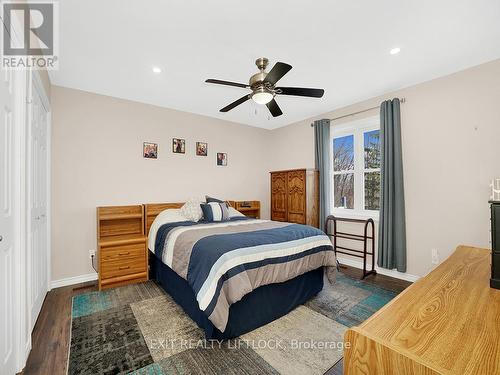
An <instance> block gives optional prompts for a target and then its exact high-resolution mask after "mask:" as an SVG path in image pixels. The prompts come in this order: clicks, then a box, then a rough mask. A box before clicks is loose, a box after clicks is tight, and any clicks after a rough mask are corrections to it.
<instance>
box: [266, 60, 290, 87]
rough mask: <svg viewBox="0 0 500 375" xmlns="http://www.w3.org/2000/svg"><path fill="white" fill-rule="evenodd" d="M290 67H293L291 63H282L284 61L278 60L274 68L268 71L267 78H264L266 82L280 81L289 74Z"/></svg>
mask: <svg viewBox="0 0 500 375" xmlns="http://www.w3.org/2000/svg"><path fill="white" fill-rule="evenodd" d="M290 69H292V66H291V65H288V64H285V63H282V62H279V61H278V62H277V63H276V64H274V66H273V68H272V69H271V71H270V72H269V73H267V76H266V78H265V79H264V82H267V83H270V84H271V85H274V84H275V83H276V82H278V81H279V80H280V79H281V78H283V76H284V75H285V74H287V73H288V72H289V71H290Z"/></svg>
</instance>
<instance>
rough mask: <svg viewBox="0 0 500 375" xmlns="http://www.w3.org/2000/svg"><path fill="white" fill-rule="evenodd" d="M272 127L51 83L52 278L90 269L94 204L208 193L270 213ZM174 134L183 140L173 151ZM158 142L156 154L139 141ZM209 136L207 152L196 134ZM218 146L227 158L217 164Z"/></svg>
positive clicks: (167, 199)
mask: <svg viewBox="0 0 500 375" xmlns="http://www.w3.org/2000/svg"><path fill="white" fill-rule="evenodd" d="M268 135H269V131H267V130H263V129H258V128H254V127H249V126H244V125H239V124H234V123H230V122H225V121H221V120H218V119H213V118H209V117H204V116H199V115H194V114H189V113H184V112H179V111H174V110H169V109H165V108H160V107H155V106H151V105H146V104H140V103H136V102H130V101H126V100H121V99H116V98H111V97H106V96H101V95H96V94H91V93H87V92H83V91H77V90H73V89H67V88H62V87H58V86H53V87H52V217H53V221H52V280H58V279H62V278H67V277H72V276H79V275H84V274H89V273H91V272H92V268H91V266H90V261H89V250H90V249H95V248H96V228H95V226H96V224H95V209H96V207H97V206H100V205H119V204H136V203H147V202H177V201H184V200H186V199H188V198H190V197H192V196H198V195H204V194H211V195H213V196H216V197H221V198H225V199H237V200H238V199H242V200H244V199H246V200H253V199H256V200H261V201H262V204H263V207H262V212H263V216H266V215H267V216H268V213H269V208H268V201H269V194H268V190H269V187H268V186H269V183H268V172H269V171H268V170H267V169H266V168H265V167H263V166H264V165H266V160H265V155H264V154H263V151H265V150H266V149H267V147H265V143H266V142H267V139H268ZM173 137H178V138H184V139H186V142H187V149H186V154H185V155H180V154H173V153H172V151H171V147H172V145H171V142H172V138H173ZM143 141H150V142H155V143H159V158H158V159H157V160H151V159H144V158H143V157H142V142H143ZM196 141H202V142H208V153H209V155H208V156H207V157H201V156H196V155H195V149H194V147H195V142H196ZM216 152H227V153H228V166H227V167H218V166H216Z"/></svg>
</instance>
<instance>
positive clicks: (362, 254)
mask: <svg viewBox="0 0 500 375" xmlns="http://www.w3.org/2000/svg"><path fill="white" fill-rule="evenodd" d="M339 221H343V222H348V223H359V224H364V231H363V234H362V235H361V234H355V233H347V232H340V231H338V230H337V222H339ZM330 222H333V233H330V231H329V228H330ZM368 227H371V234H370V235H369V233H368ZM325 233H326V234H327V235H328V236H329V237H330V238H333V250H334V251H335V255H337V253H341V254H346V255H350V256H353V257H357V258H363V276H362V277H361V279H364V278H365V277H366V276H368V275H372V274H373V275H374V274H376V273H377V271H375V224H374V222H373V219H367V220H363V219H350V218H344V217H336V216H333V215H330V216H328V217H327V218H326V222H325ZM337 238H342V239H346V240H353V241H362V242H363V250H356V249H351V248H348V247H344V246H339V245H337ZM369 240H370V241H371V251H370V252H369V251H368V241H369ZM368 256H371V258H372V267H371V270H370V271H366V263H367V258H368ZM339 267H340V263H339V261H338V260H337V268H339Z"/></svg>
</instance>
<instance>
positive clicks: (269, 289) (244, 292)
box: [145, 203, 335, 340]
mask: <svg viewBox="0 0 500 375" xmlns="http://www.w3.org/2000/svg"><path fill="white" fill-rule="evenodd" d="M181 206H182V203H165V204H147V205H145V225H146V233H148V235H149V243H148V248H149V250H150V252H149V254H150V278H151V279H153V280H156V281H157V282H158V283H159V284H160V285H161V286H162V287H163V289H165V291H166V292H167V293H168V294H169V295H170V296H171V297H172V298H173V299H174V300H175V301H176V302H177V303H178V304H179V305H180V306H181V307H182V308H183V310H184V311H185V312H186V313H187V314H188V315H189V316H190V317H191V318H192V319H193V320H194V321H195V322H196V323H197V324H198V326H199V327H200V328H202V329H203V330H204V332H205V336H206V338H207V339H219V340H223V339H230V338H233V337H237V336H239V335H241V334H244V333H246V332H249V331H251V330H253V329H255V328H258V327H260V326H262V325H264V324H267V323H269V322H271V321H273V320H275V319H277V318H279V317H281V316H283V315H285V314H287V313H288V312H290V311H291V310H293V309H294V308H295V307H296V306H298V305H300V304H302V303H304V302H306V301H307V300H309V299H310V298H312V297H313V296H315V295H316V294H317V293H318V292H319V291H321V289H322V288H323V283H324V275H325V274H329V275H330V279H332V276H331V275H332V273H333V272H334V270H335V255H334V252H333V247H332V245H331V243H330V241H329V238H328V237H327V236H326V235H325V234H324V233H323V232H321V231H320V230H318V229H316V228H313V227H310V226H305V225H299V224H290V223H281V222H272V221H269V220H257V219H250V218H246V217H231V218H230V219H229V220H228V221H224V222H217V223H206V222H193V221H187V220H184V221H174V222H161V221H160V222H159V220H156V221H155V218H156V217H157V215H158V214H160V213H161V212H163V211H164V210H167V209H177V208H180V207H181ZM325 271H328V272H325Z"/></svg>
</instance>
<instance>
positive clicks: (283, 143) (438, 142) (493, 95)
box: [270, 60, 500, 276]
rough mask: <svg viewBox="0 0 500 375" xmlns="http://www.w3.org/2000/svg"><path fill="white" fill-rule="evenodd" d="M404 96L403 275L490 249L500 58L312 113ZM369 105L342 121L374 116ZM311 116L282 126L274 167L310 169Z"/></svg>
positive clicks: (497, 172) (497, 169)
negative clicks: (455, 253) (436, 257)
mask: <svg viewBox="0 0 500 375" xmlns="http://www.w3.org/2000/svg"><path fill="white" fill-rule="evenodd" d="M393 97H405V98H406V100H407V101H406V103H405V104H403V106H402V136H403V158H404V174H405V176H404V177H405V196H406V214H407V241H408V269H407V273H409V274H412V275H417V276H422V275H425V274H426V273H427V272H428V271H430V270H431V269H432V267H433V265H432V264H431V249H432V248H436V249H438V250H439V252H440V257H441V260H443V259H444V258H446V257H447V256H448V255H449V254H450V253H451V252H452V250H453V249H454V248H455V247H456V246H457V245H458V244H469V245H476V246H481V247H489V212H488V203H487V201H488V198H489V181H490V179H492V178H494V177H497V178H498V177H500V146H499V144H498V141H499V139H500V60H496V61H493V62H491V63H488V64H484V65H480V66H477V67H474V68H471V69H468V70H465V71H463V72H459V73H456V74H453V75H450V76H446V77H442V78H439V79H436V80H433V81H429V82H426V83H423V84H419V85H416V86H413V87H409V88H407V89H403V90H400V91H397V92H393V93H390V94H387V95H384V96H381V97H378V98H374V99H371V100H367V101H365V102H362V103H358V104H355V105H352V106H349V107H346V108H342V109H339V110H336V111H333V112H330V113H326V114H323V115H321V116H318V117H317V118H334V117H337V116H341V115H344V114H348V113H352V112H355V111H359V110H363V109H365V108H370V107H373V106H377V105H378V104H379V103H380V102H381V101H382V100H384V99H387V98H393ZM377 114H378V111H377V110H374V111H371V112H368V113H365V114H363V115H358V116H352V117H349V118H348V119H347V120H342V121H339V122H338V123H341V122H346V121H351V120H354V119H359V118H362V117H368V116H373V115H377ZM313 120H314V119H308V120H305V121H301V122H299V123H296V124H292V125H289V126H286V127H283V128H280V129H278V130H276V131H274V132H273V133H272V137H271V142H272V145H273V148H274V149H275V150H279V152H276V153H275V154H274V157H273V158H272V163H271V166H270V168H271V169H287V168H295V167H314V152H313V151H314V148H313V147H314V136H313V130H312V128H311V127H310V126H309V124H310V123H311V122H312V121H313Z"/></svg>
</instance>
